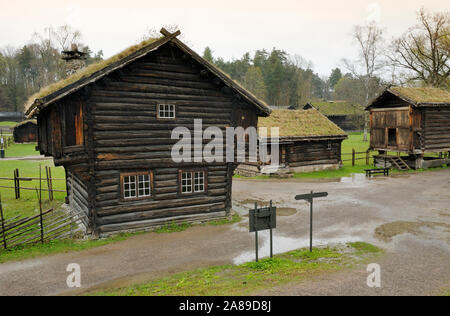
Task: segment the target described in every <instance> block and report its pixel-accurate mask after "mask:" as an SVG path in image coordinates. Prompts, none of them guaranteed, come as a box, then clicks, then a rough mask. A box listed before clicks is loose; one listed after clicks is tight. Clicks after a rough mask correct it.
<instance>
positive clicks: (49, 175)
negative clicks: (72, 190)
mask: <svg viewBox="0 0 450 316" xmlns="http://www.w3.org/2000/svg"><path fill="white" fill-rule="evenodd" d="M19 173H20V172H19V169H15V170H14V176H13V178H3V177H0V180H7V181H8V180H9V181H14V186H4V185H0V188H7V189H14V191H15V195H16V199H20V190H36V188H30V187H21V186H20V183H21V182H22V181H25V182H27V181H33V180H39V181H42V180H44V181H45V182H46V183H47V189H44V188H40V190H42V191H47V192H48V198H49V200H50V201H53V192H66V191H64V190H55V189H53V181H66V179H58V178H52V169H51V167H47V166H46V167H45V175H46V177H45V178H43V177H42V176H41V170H40V169H39V175H40V176H39V178H34V177H20V176H19ZM39 185H40V186H41V183H39Z"/></svg>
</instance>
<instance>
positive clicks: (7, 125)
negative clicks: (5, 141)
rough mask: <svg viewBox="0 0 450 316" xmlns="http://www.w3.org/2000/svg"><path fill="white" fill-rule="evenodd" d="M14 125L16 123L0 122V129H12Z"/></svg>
mask: <svg viewBox="0 0 450 316" xmlns="http://www.w3.org/2000/svg"><path fill="white" fill-rule="evenodd" d="M16 125H17V122H9V121H5V122H0V127H14V126H16Z"/></svg>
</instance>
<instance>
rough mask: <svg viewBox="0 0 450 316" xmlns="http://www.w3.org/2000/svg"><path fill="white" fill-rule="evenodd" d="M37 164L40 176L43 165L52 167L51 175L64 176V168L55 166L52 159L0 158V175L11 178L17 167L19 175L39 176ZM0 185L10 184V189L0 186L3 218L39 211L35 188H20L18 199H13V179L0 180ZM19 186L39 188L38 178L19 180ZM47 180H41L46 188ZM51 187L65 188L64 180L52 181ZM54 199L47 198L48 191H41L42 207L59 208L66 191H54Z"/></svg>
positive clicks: (43, 170)
mask: <svg viewBox="0 0 450 316" xmlns="http://www.w3.org/2000/svg"><path fill="white" fill-rule="evenodd" d="M39 165H41V168H42V177H43V178H45V166H49V167H52V177H53V178H58V179H64V178H65V172H64V168H62V167H58V168H55V167H54V165H53V161H51V160H45V161H34V160H26V161H25V160H23V161H18V160H9V161H7V160H5V161H1V160H0V177H2V178H13V177H14V175H13V171H14V169H16V168H18V169H19V176H20V177H37V178H39ZM0 186H12V187H13V188H12V189H8V188H0V194H1V197H2V205H3V212H4V215H5V218H11V217H14V216H16V215H23V216H32V215H36V214H38V213H39V204H38V199H37V194H36V191H35V190H20V199H18V200H16V199H15V194H14V181H12V180H0ZM20 186H21V187H27V188H39V180H33V181H21V182H20ZM46 186H47V181H46V180H43V181H42V187H43V188H46ZM53 188H54V189H55V190H65V189H66V182H65V181H53ZM53 196H54V200H53V201H52V202H50V201H49V200H48V193H47V192H45V191H43V192H42V201H43V209H44V210H47V209H50V208H59V207H60V206H61V204H62V203H63V202H64V198H65V196H66V193H65V192H64V193H63V192H54V194H53Z"/></svg>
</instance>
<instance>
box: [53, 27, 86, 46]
mask: <svg viewBox="0 0 450 316" xmlns="http://www.w3.org/2000/svg"><path fill="white" fill-rule="evenodd" d="M50 32H51V36H52V38H53V41H54V42H55V44H57V45H58V46H59V48H60V49H61V50H62V51H64V50H69V49H70V47H71V46H72V44H79V42H80V41H81V32H80V31H78V30H75V29H73V28H72V27H71V26H70V25H67V24H66V25H62V26H59V27H57V28H56V29H54V28H50Z"/></svg>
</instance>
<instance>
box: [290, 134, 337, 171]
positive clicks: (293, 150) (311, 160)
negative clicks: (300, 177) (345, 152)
mask: <svg viewBox="0 0 450 316" xmlns="http://www.w3.org/2000/svg"><path fill="white" fill-rule="evenodd" d="M341 143H342V139H339V140H321V141H298V142H295V143H294V144H291V145H288V146H287V150H286V152H287V157H286V164H287V165H288V166H289V167H302V166H311V165H325V164H337V163H340V162H341Z"/></svg>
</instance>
